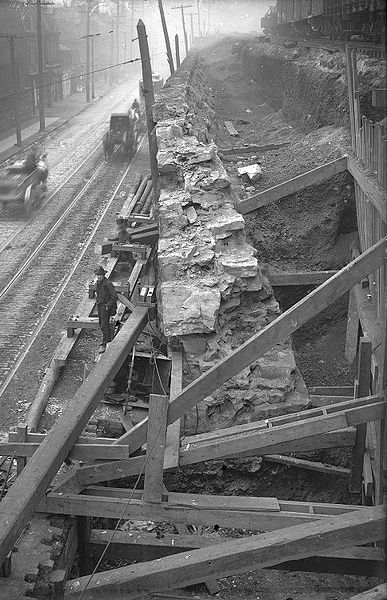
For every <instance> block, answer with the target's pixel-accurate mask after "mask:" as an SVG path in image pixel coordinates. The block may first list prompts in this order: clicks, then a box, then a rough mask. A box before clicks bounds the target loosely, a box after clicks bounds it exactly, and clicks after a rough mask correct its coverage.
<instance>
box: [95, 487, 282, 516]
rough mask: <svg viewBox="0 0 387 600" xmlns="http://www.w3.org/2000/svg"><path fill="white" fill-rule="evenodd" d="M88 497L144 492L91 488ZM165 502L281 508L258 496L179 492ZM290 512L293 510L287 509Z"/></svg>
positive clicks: (206, 506) (268, 509) (138, 496)
mask: <svg viewBox="0 0 387 600" xmlns="http://www.w3.org/2000/svg"><path fill="white" fill-rule="evenodd" d="M85 494H86V495H91V496H102V495H103V496H109V498H134V499H135V500H143V499H144V496H143V492H142V490H132V489H122V488H117V487H103V488H101V486H89V487H87V488H86V489H85ZM163 501H164V502H166V503H168V505H169V506H180V507H184V506H188V507H190V508H204V509H208V510H218V509H220V510H223V509H228V510H230V511H233V510H237V511H246V510H247V511H257V512H272V511H273V512H279V510H280V507H279V504H278V500H277V498H270V497H256V496H222V495H213V494H183V493H178V492H168V491H165V492H164V493H163ZM287 510H288V511H290V510H291V508H289V507H287Z"/></svg>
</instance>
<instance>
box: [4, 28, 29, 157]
mask: <svg viewBox="0 0 387 600" xmlns="http://www.w3.org/2000/svg"><path fill="white" fill-rule="evenodd" d="M21 37H22V36H21V35H15V34H6V35H0V38H5V39H8V40H9V54H10V59H11V69H12V87H13V94H14V106H13V108H14V117H15V128H16V145H17V146H20V147H22V145H23V144H22V137H21V129H20V118H19V101H20V97H19V81H18V73H17V66H16V59H15V38H21Z"/></svg>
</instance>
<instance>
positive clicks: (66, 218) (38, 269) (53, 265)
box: [0, 161, 133, 407]
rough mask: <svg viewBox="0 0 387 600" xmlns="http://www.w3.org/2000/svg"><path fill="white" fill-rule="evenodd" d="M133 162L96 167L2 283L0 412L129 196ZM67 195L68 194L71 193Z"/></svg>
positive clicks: (0, 296) (0, 288) (0, 301)
mask: <svg viewBox="0 0 387 600" xmlns="http://www.w3.org/2000/svg"><path fill="white" fill-rule="evenodd" d="M132 162H133V161H131V163H130V164H129V165H125V166H124V165H122V163H118V162H117V163H114V162H110V163H108V164H107V163H102V164H100V165H99V166H98V167H97V169H96V170H95V172H94V174H93V175H92V177H91V178H90V180H88V181H87V183H86V184H85V185H83V186H82V188H81V189H80V190H79V191H78V193H77V195H76V197H75V198H73V199H72V201H71V202H70V203H69V204H68V206H67V208H66V210H65V211H64V212H63V213H62V214H61V215H60V217H59V218H58V219H55V221H54V224H52V225H50V228H49V231H47V232H46V233H45V235H44V236H43V237H42V239H41V240H40V242H39V244H38V246H36V247H34V250H33V251H32V252H31V253H30V254H29V256H28V260H26V261H23V262H22V264H21V265H20V266H19V268H18V269H17V271H16V273H14V274H13V276H12V278H11V279H10V280H8V281H6V283H5V284H4V282H2V285H1V287H0V313H1V314H2V315H3V318H2V321H1V323H0V353H1V364H0V407H1V396H2V395H3V393H4V391H5V390H6V389H7V387H8V385H9V383H10V382H11V381H12V379H13V377H14V376H15V374H16V373H17V371H18V369H19V367H20V365H21V363H22V361H23V360H24V358H25V356H26V355H27V353H28V351H29V349H30V348H31V346H32V344H33V343H34V341H35V340H36V338H37V336H38V335H39V333H40V331H41V329H42V327H43V326H44V324H45V323H46V321H47V320H48V318H49V316H50V314H51V312H52V311H53V309H54V307H55V305H56V304H57V302H58V300H59V299H60V297H61V295H62V293H63V291H64V289H65V287H66V285H67V284H68V282H69V280H70V278H71V277H72V275H73V274H74V272H75V269H76V268H77V267H78V265H79V263H80V261H81V260H82V258H83V256H84V254H85V253H86V251H87V250H88V249H89V247H90V244H91V243H92V240H93V237H94V235H95V233H96V231H97V229H98V227H99V225H100V223H101V221H102V219H103V217H104V216H105V214H106V212H107V211H108V209H109V207H110V206H111V204H112V203H113V201H114V200H115V199H116V198H117V196H120V197H124V196H125V195H126V194H127V192H128V190H129V187H130V183H131V182H130V178H128V173H129V171H130V169H131V164H132ZM117 181H119V183H118V185H117ZM113 187H114V191H112V188H113ZM68 191H69V193H70V195H71V191H72V188H71V190H68ZM51 205H52V203H50V204H49V206H50V207H51ZM44 215H45V211H41V212H40V213H39V215H37V217H39V219H41V220H44V218H45V216H44ZM39 219H38V220H39Z"/></svg>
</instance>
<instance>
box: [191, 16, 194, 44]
mask: <svg viewBox="0 0 387 600" xmlns="http://www.w3.org/2000/svg"><path fill="white" fill-rule="evenodd" d="M190 17H191V46H192V44H193V41H194V26H193V13H190Z"/></svg>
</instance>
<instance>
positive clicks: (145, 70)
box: [137, 19, 159, 202]
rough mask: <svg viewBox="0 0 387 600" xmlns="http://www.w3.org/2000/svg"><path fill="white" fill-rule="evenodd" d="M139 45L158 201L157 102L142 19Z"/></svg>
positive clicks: (152, 168) (151, 157)
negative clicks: (155, 116) (155, 111)
mask: <svg viewBox="0 0 387 600" xmlns="http://www.w3.org/2000/svg"><path fill="white" fill-rule="evenodd" d="M137 35H138V44H139V46H140V55H141V67H142V85H143V94H144V99H145V112H146V123H147V129H148V143H149V161H150V168H151V174H152V183H153V199H154V202H156V201H157V199H158V178H159V170H158V166H157V140H156V129H155V122H154V121H153V115H152V106H153V103H154V101H155V97H154V93H153V80H152V67H151V61H150V56H149V46H148V39H147V35H146V29H145V25H144V23H143V21H142V20H141V19H140V20H139V22H138V23H137Z"/></svg>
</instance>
